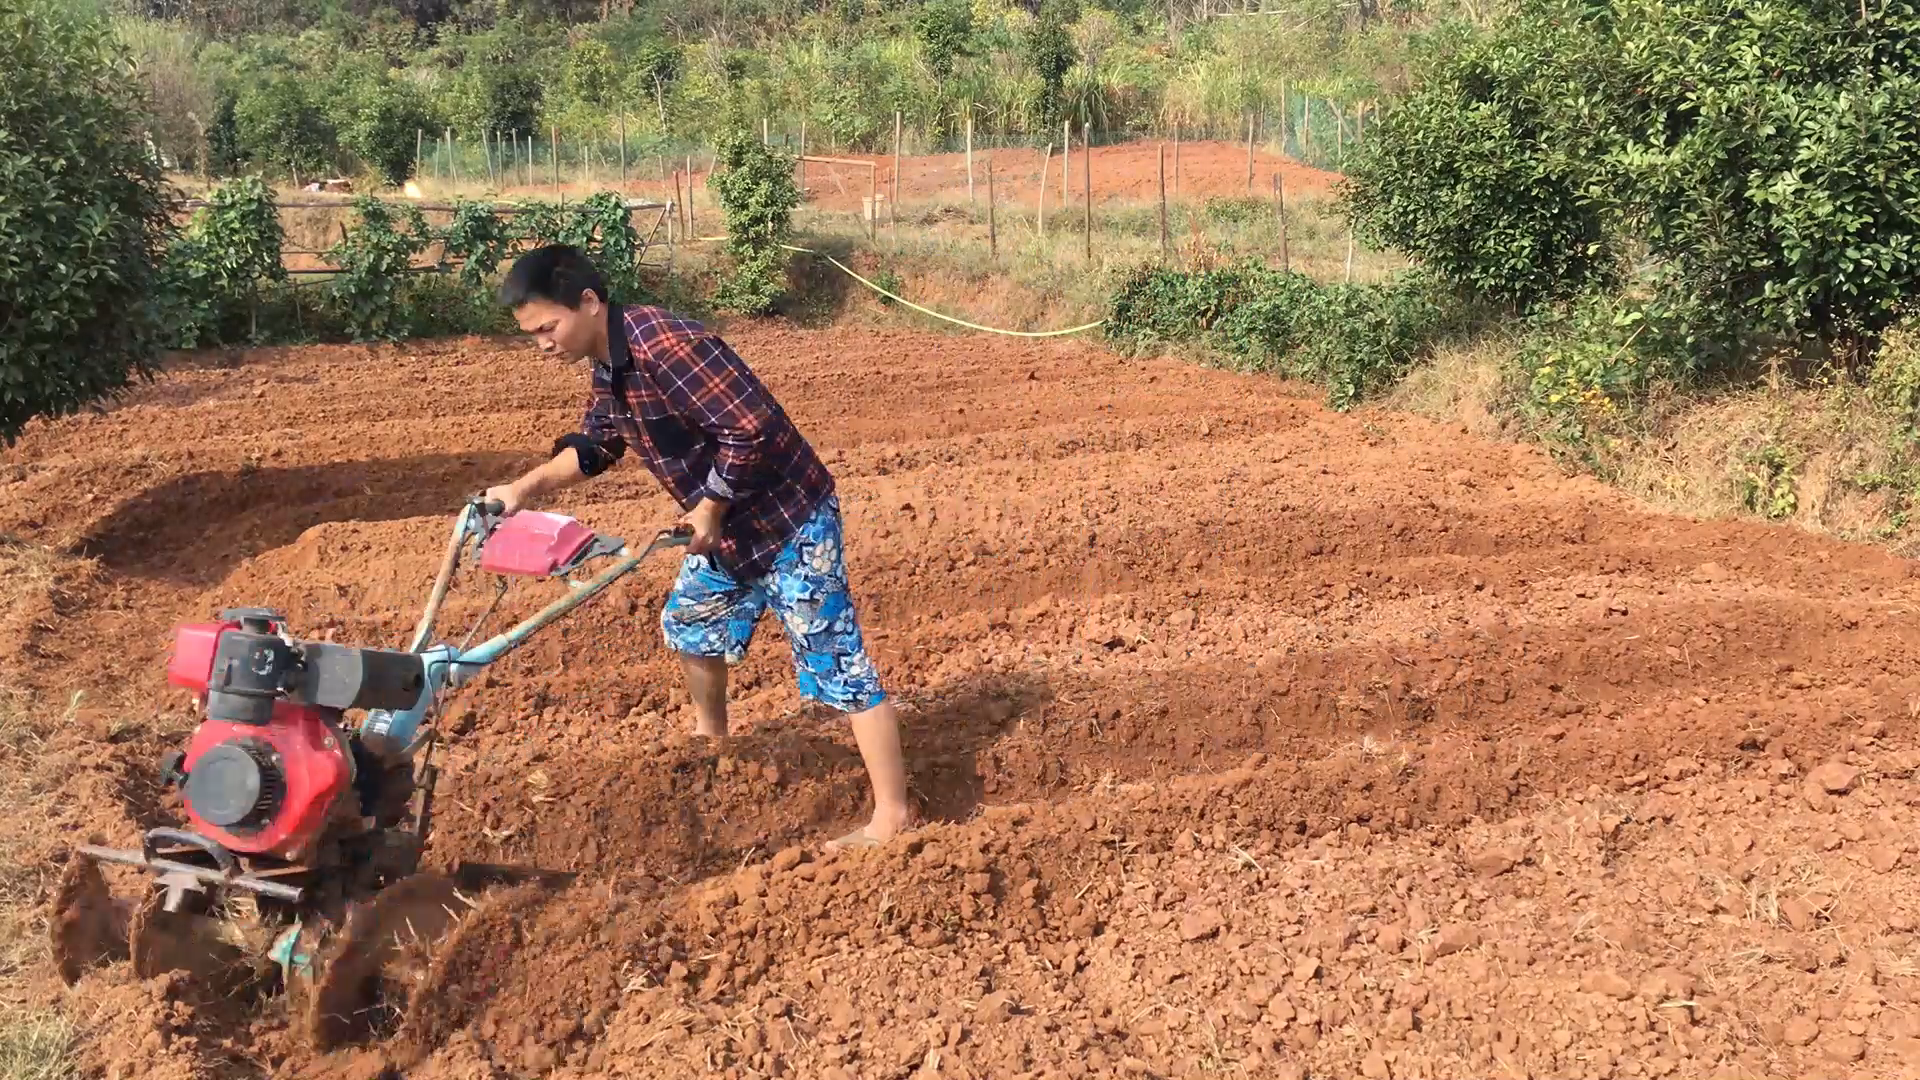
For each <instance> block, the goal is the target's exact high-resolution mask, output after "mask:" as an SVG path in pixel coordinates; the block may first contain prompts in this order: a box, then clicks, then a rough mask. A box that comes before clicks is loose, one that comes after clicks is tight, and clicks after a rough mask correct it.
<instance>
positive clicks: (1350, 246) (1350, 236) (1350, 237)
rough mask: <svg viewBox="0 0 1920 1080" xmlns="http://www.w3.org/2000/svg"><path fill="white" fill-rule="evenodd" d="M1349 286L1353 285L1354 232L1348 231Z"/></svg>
mask: <svg viewBox="0 0 1920 1080" xmlns="http://www.w3.org/2000/svg"><path fill="white" fill-rule="evenodd" d="M1347 284H1349V285H1351V284H1353V230H1352V229H1348V230H1347Z"/></svg>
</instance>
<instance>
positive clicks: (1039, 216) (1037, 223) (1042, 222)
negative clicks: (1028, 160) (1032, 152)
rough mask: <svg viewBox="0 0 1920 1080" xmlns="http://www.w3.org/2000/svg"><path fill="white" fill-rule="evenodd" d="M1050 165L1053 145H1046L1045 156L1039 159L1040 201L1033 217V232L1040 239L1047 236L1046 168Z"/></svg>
mask: <svg viewBox="0 0 1920 1080" xmlns="http://www.w3.org/2000/svg"><path fill="white" fill-rule="evenodd" d="M1052 163H1053V144H1052V143H1048V144H1047V152H1046V156H1044V157H1042V158H1041V159H1040V201H1039V203H1038V204H1036V205H1037V207H1038V209H1036V210H1035V211H1034V216H1033V226H1034V232H1035V233H1037V234H1038V235H1040V236H1041V237H1045V236H1046V235H1047V166H1048V165H1051V164H1052Z"/></svg>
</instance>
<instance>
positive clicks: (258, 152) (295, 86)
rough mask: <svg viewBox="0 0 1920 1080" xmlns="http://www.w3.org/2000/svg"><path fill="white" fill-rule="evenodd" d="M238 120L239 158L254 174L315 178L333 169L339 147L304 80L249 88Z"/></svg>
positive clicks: (279, 79)
mask: <svg viewBox="0 0 1920 1080" xmlns="http://www.w3.org/2000/svg"><path fill="white" fill-rule="evenodd" d="M233 119H234V134H235V142H236V143H237V145H238V149H239V151H240V154H241V156H243V157H244V158H245V159H246V160H247V162H248V163H250V164H251V165H252V166H253V167H254V168H255V169H258V170H261V171H263V172H268V173H269V174H272V175H281V174H282V170H292V171H297V172H299V173H301V174H303V175H305V176H313V175H314V174H316V173H318V172H321V171H322V170H325V169H328V168H331V167H332V165H333V162H334V155H335V151H336V150H337V149H338V146H339V143H338V141H337V137H336V135H335V133H334V128H333V124H332V123H331V122H330V121H329V120H328V119H327V114H326V110H324V109H323V108H321V106H320V103H319V102H318V101H316V100H315V99H314V95H313V93H312V92H310V91H309V90H308V89H307V80H306V79H305V78H304V77H302V76H300V75H293V74H279V75H273V76H270V77H268V78H266V79H264V80H262V81H260V82H257V83H253V84H250V85H249V86H248V87H247V88H246V89H245V90H244V91H242V92H241V94H240V97H239V99H238V100H236V101H235V102H234V106H233Z"/></svg>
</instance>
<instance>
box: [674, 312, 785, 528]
mask: <svg viewBox="0 0 1920 1080" xmlns="http://www.w3.org/2000/svg"><path fill="white" fill-rule="evenodd" d="M656 355H659V356H660V358H661V368H662V371H661V377H660V380H659V382H660V388H661V391H662V392H663V393H664V394H665V395H666V397H667V401H668V403H669V404H670V405H672V407H673V409H674V411H675V412H678V413H680V414H682V415H683V416H685V417H687V418H688V419H689V420H691V421H692V422H693V423H694V425H695V426H697V427H699V428H700V429H701V430H702V431H705V432H707V433H709V434H711V435H712V436H713V437H714V438H715V440H716V441H717V442H718V443H719V450H718V452H717V453H715V455H714V459H713V468H712V469H710V470H709V471H708V473H707V476H706V479H705V481H704V482H703V483H702V485H701V489H700V492H699V497H700V498H703V499H707V498H710V499H714V500H717V501H719V502H722V503H735V502H739V501H740V500H741V499H742V498H744V497H745V496H746V495H747V493H748V492H749V491H751V490H753V489H754V488H755V487H757V486H759V485H762V484H765V483H766V482H767V480H768V477H767V476H766V464H767V454H766V449H765V445H764V441H765V438H766V434H767V429H768V426H769V424H770V422H771V421H772V419H773V409H772V403H771V402H769V401H768V400H767V395H766V393H765V391H763V390H762V389H761V388H760V385H759V383H758V382H757V381H756V380H755V379H754V378H753V377H752V375H751V374H750V373H749V372H748V370H747V367H746V365H745V364H743V363H741V362H740V359H739V357H737V356H735V355H734V354H733V351H732V350H731V349H729V348H728V347H727V346H726V344H725V343H723V342H722V341H721V340H720V339H719V338H717V337H715V336H713V335H711V334H701V335H699V336H697V337H692V338H686V339H680V340H676V341H673V342H671V343H670V344H669V345H668V346H667V347H666V348H664V349H660V350H658V353H657V354H656Z"/></svg>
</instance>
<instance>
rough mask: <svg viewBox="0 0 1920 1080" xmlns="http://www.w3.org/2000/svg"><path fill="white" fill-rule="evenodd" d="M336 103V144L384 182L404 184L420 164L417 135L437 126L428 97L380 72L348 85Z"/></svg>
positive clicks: (337, 96)
mask: <svg viewBox="0 0 1920 1080" xmlns="http://www.w3.org/2000/svg"><path fill="white" fill-rule="evenodd" d="M335 102H336V109H335V112H334V116H333V122H334V124H335V126H336V128H337V129H338V131H339V133H340V145H341V146H342V147H344V148H345V149H346V150H347V151H348V152H350V153H352V154H353V156H355V157H357V158H359V159H360V161H361V163H362V164H364V165H366V166H367V168H369V169H372V170H373V171H374V172H376V173H378V174H379V175H380V177H381V178H382V179H384V180H385V181H386V182H387V183H389V184H402V183H405V182H406V180H407V177H409V176H412V175H413V169H414V165H415V163H416V162H417V160H418V158H417V155H418V153H419V146H420V135H421V133H422V132H424V131H430V130H432V129H433V128H434V127H435V125H436V121H435V118H434V115H433V112H432V111H431V110H430V109H429V108H428V107H427V99H426V96H425V95H423V94H422V93H421V92H420V90H419V89H418V88H417V87H415V86H414V85H413V84H412V83H410V82H406V81H404V80H400V79H396V78H394V77H393V76H392V75H391V74H389V73H387V72H385V71H381V72H380V73H378V74H377V75H373V76H370V77H364V78H349V79H348V80H346V82H345V84H344V85H342V86H340V87H339V88H338V90H337V92H336V96H335Z"/></svg>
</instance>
